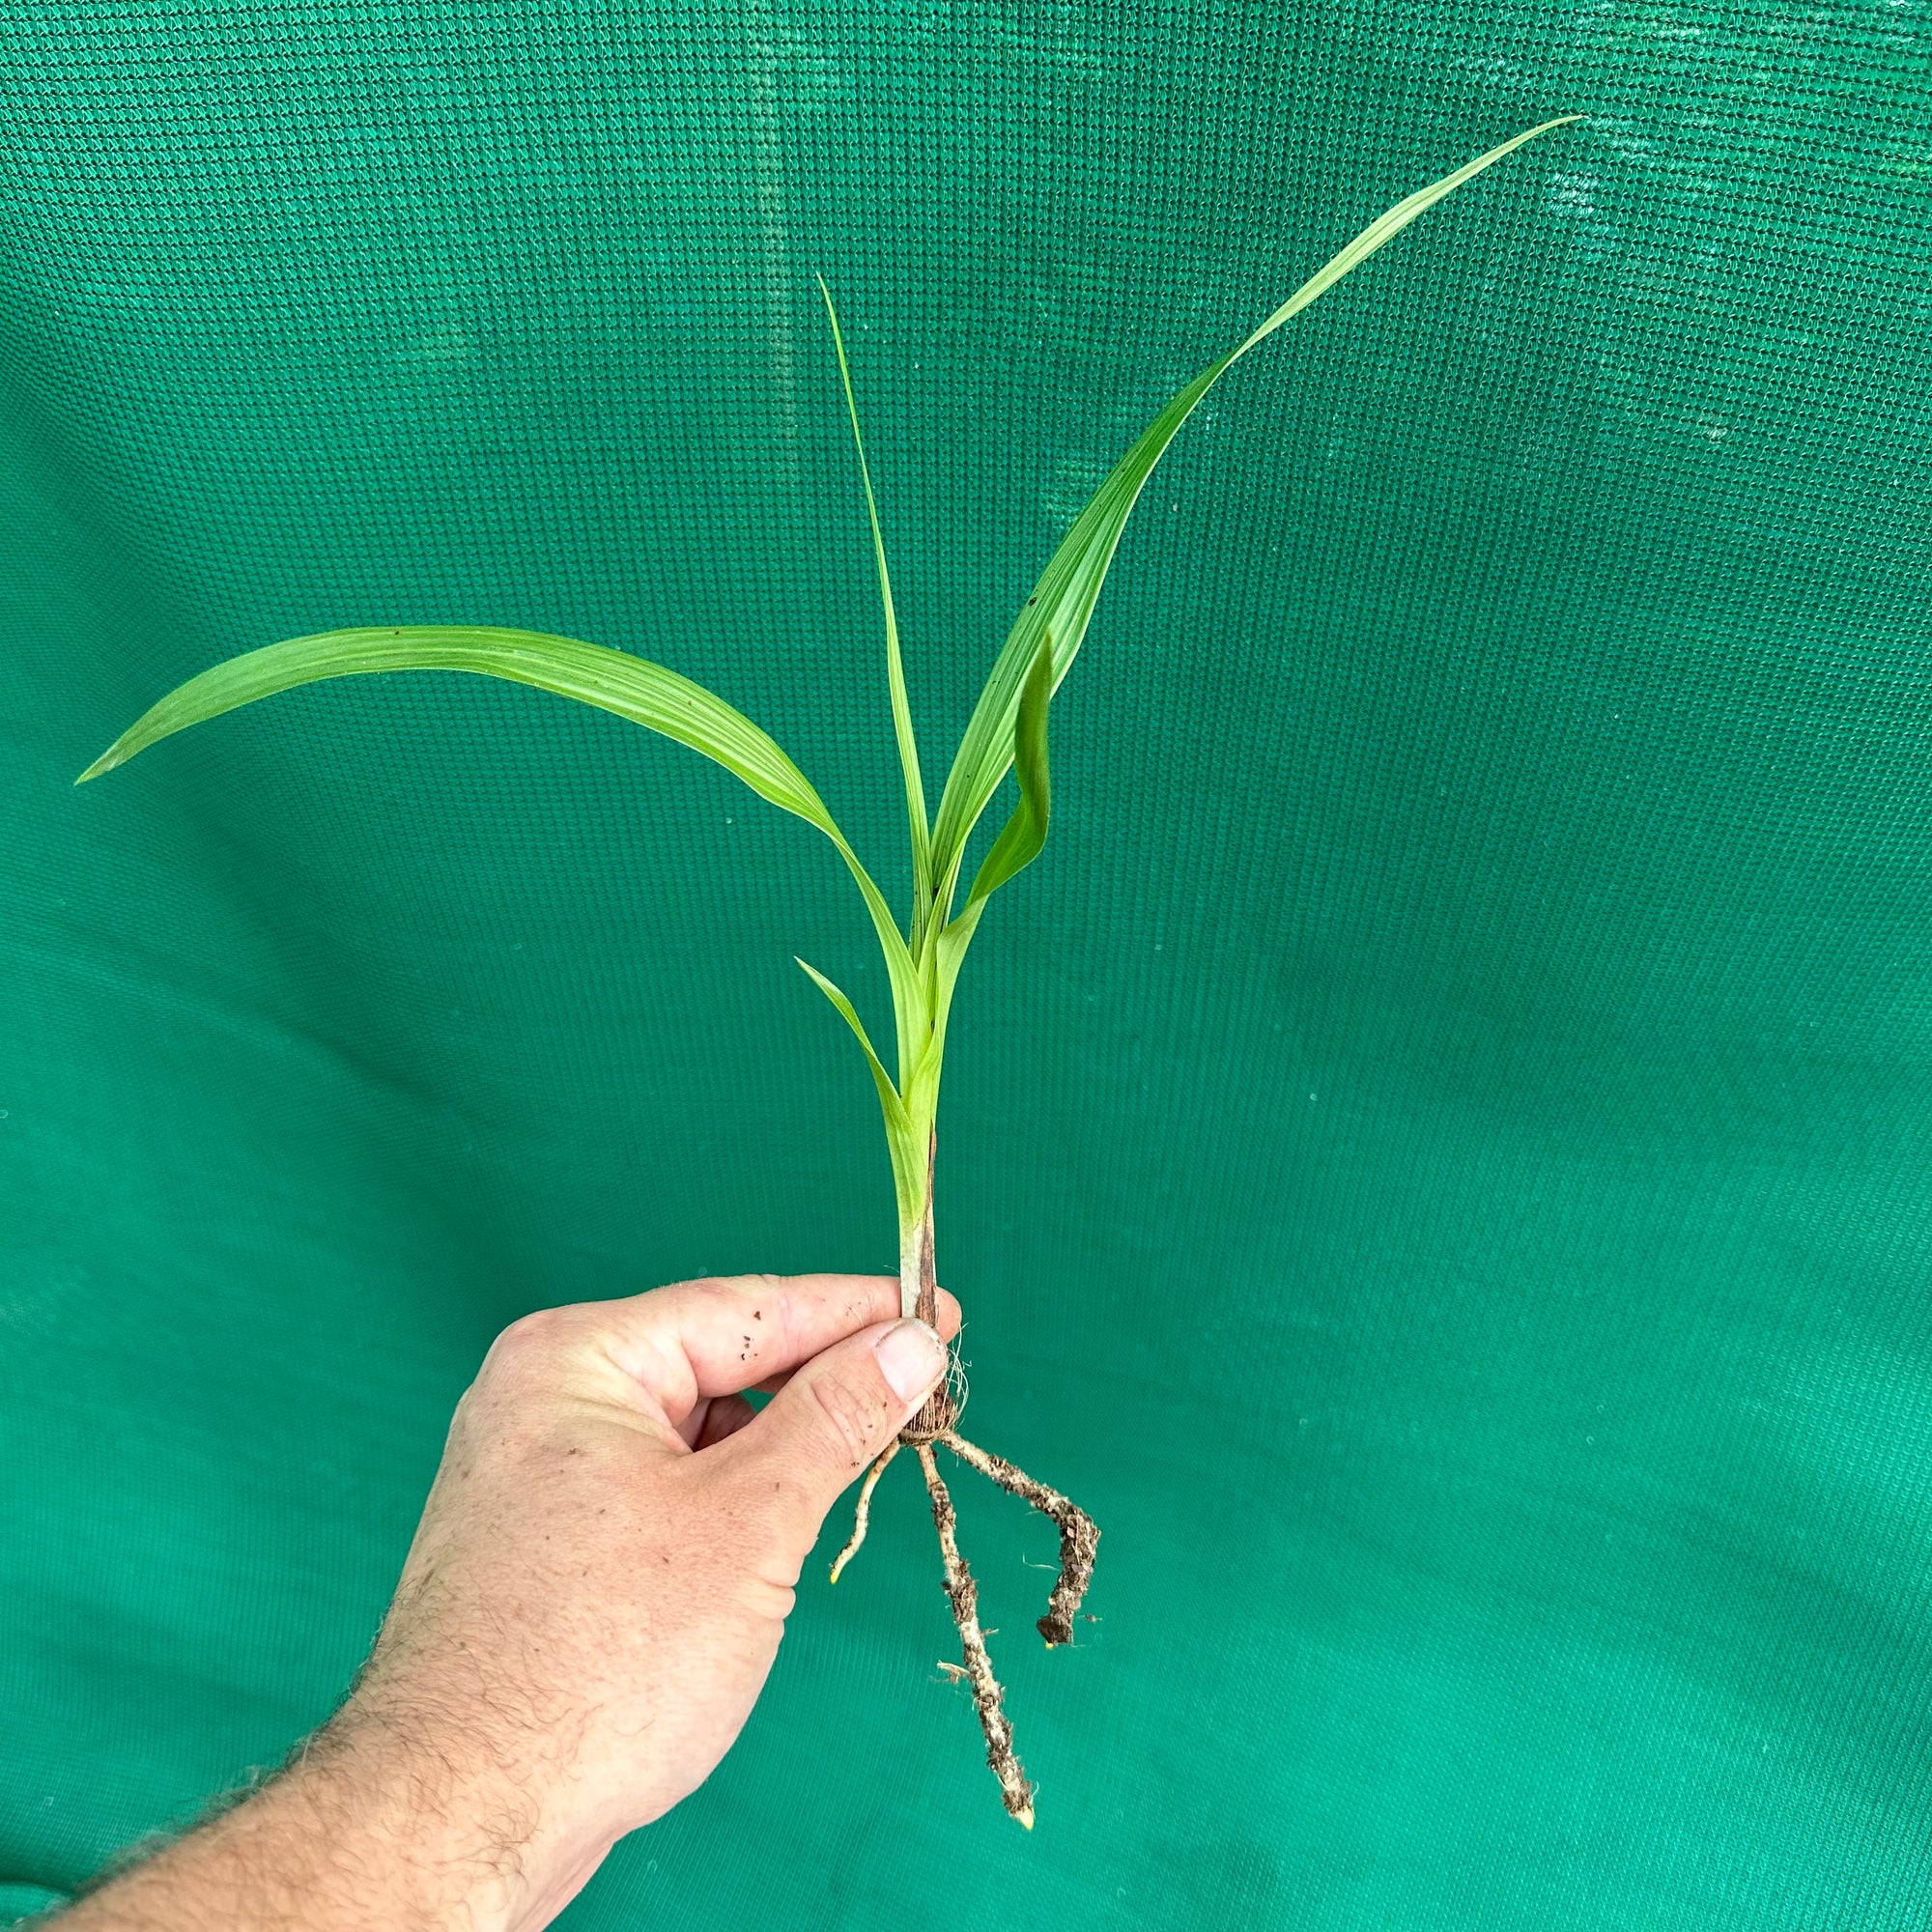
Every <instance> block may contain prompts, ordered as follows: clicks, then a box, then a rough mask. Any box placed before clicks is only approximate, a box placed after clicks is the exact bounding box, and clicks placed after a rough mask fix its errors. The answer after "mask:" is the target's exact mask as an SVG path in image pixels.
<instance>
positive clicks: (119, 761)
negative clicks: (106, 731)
mask: <svg viewBox="0 0 1932 1932" xmlns="http://www.w3.org/2000/svg"><path fill="white" fill-rule="evenodd" d="M127 762H128V753H126V752H124V751H123V750H122V749H121V745H120V741H119V740H118V739H117V740H116V741H115V743H113V744H111V745H109V746H108V748H107V749H106V751H104V752H102V753H101V754H100V755H99V757H98V758H96V759H95V761H94V762H93V763H92V764H91V765H89V766H88V768H87V769H86V770H85V771H84V772H82V773H81V775H80V776H79V777H78V778H77V779H75V780H74V783H75V784H77V785H84V784H85V783H86V782H87V781H88V780H89V779H98V778H99V776H100V774H101V773H102V772H111V771H112V770H113V769H114V768H115V766H116V765H125V764H126V763H127Z"/></svg>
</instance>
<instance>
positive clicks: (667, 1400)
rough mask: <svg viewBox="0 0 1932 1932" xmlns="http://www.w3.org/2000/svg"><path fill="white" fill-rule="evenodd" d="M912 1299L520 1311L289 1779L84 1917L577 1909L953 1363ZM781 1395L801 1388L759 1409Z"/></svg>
mask: <svg viewBox="0 0 1932 1932" xmlns="http://www.w3.org/2000/svg"><path fill="white" fill-rule="evenodd" d="M898 1293H899V1289H898V1283H897V1281H896V1279H895V1278H891V1277H868V1276H854V1275H802V1276H794V1277H792V1278H789V1279H782V1278H779V1277H775V1276H770V1275H754V1276H747V1277H741V1278H738V1279H735V1280H720V1281H696V1282H685V1283H682V1284H680V1285H678V1286H676V1287H674V1288H664V1289H658V1290H656V1291H654V1292H653V1293H648V1294H640V1295H636V1296H633V1297H631V1298H629V1299H627V1300H620V1301H602V1302H585V1303H581V1304H578V1305H576V1306H572V1307H564V1308H552V1309H544V1310H541V1311H539V1312H538V1313H536V1314H533V1315H527V1316H526V1317H524V1318H523V1320H522V1321H517V1322H515V1323H513V1324H512V1325H511V1326H510V1327H509V1328H507V1329H505V1330H504V1331H503V1333H502V1334H501V1335H499V1336H498V1337H497V1341H496V1343H495V1344H494V1345H493V1347H492V1348H491V1350H490V1352H489V1354H488V1356H487V1357H486V1358H485V1360H484V1362H483V1366H482V1368H481V1370H480V1371H479V1373H478V1375H477V1378H476V1380H475V1382H474V1383H473V1384H472V1385H471V1387H470V1388H469V1392H468V1393H467V1394H466V1395H465V1396H464V1398H463V1400H462V1402H461V1403H460V1404H459V1405H458V1407H457V1410H456V1415H455V1419H454V1420H453V1422H452V1423H451V1425H450V1430H449V1437H448V1441H447V1444H446V1446H445V1448H444V1451H443V1458H442V1464H441V1467H440V1470H439V1471H438V1474H437V1478H436V1482H435V1485H434V1487H433V1488H432V1490H431V1492H430V1495H429V1500H428V1503H427V1505H426V1506H425V1508H424V1511H423V1516H422V1520H421V1523H420V1525H419V1526H418V1528H417V1530H416V1535H415V1540H414V1542H413V1543H412V1546H411V1548H410V1552H409V1556H408V1558H407V1560H406V1562H405V1564H404V1567H403V1574H402V1579H401V1581H400V1583H399V1585H398V1586H397V1590H396V1594H395V1600H394V1602H393V1603H392V1605H390V1609H389V1613H388V1616H387V1618H386V1620H385V1621H384V1625H383V1629H382V1633H381V1634H380V1636H379V1637H378V1639H377V1643H376V1647H375V1650H374V1651H373V1653H372V1654H371V1657H370V1660H369V1662H368V1664H367V1666H366V1667H365V1669H364V1671H363V1674H362V1676H361V1678H360V1679H359V1681H358V1683H357V1685H356V1687H355V1690H354V1692H353V1693H352V1695H351V1696H350V1698H349V1700H348V1702H347V1703H346V1704H345V1705H344V1706H343V1708H342V1709H341V1711H339V1712H338V1713H337V1715H336V1716H335V1718H334V1719H331V1720H330V1722H329V1723H328V1724H327V1726H325V1728H324V1729H323V1730H322V1731H321V1732H319V1733H318V1734H317V1736H316V1737H315V1738H314V1739H312V1740H311V1741H310V1744H309V1746H308V1747H307V1749H306V1752H305V1756H304V1758H303V1761H302V1763H301V1764H300V1765H299V1766H298V1767H296V1768H295V1769H293V1770H292V1771H291V1772H290V1774H289V1775H288V1776H286V1777H284V1778H283V1779H281V1780H279V1781H278V1783H277V1784H276V1785H274V1786H271V1787H270V1788H269V1789H268V1790H266V1791H264V1792H263V1793H262V1794H261V1795H260V1797H258V1798H257V1799H255V1800H252V1801H250V1803H249V1804H244V1805H242V1806H241V1807H240V1809H239V1810H238V1811H236V1812H233V1813H231V1814H229V1816H228V1817H227V1818H224V1819H221V1820H218V1821H217V1822H216V1824H215V1825H213V1826H212V1827H209V1828H206V1831H205V1833H196V1834H194V1835H193V1836H192V1837H190V1838H189V1839H187V1840H185V1841H183V1843H182V1844H181V1845H180V1846H177V1847H175V1848H174V1850H173V1852H171V1853H169V1854H164V1855H163V1856H162V1857H161V1858H160V1859H158V1860H156V1861H154V1862H153V1863H152V1864H151V1865H150V1866H148V1867H143V1868H141V1869H140V1870H137V1871H136V1872H135V1873H133V1874H132V1875H131V1876H130V1878H129V1879H127V1880H123V1881H121V1882H119V1883H118V1884H116V1885H114V1886H112V1887H110V1888H109V1889H106V1890H104V1891H102V1892H100V1893H99V1895H98V1897H97V1898H95V1899H93V1900H89V1901H84V1902H83V1903H82V1905H81V1906H80V1907H79V1908H77V1911H76V1913H75V1915H74V1922H75V1924H76V1926H77V1927H78V1926H81V1925H83V1924H84V1925H90V1926H91V1925H95V1924H97V1923H98V1924H99V1926H101V1927H103V1928H105V1927H109V1926H119V1925H122V1924H124V1923H125V1924H129V1925H131V1924H136V1923H138V1924H140V1925H142V1926H143V1927H155V1928H172V1927H173V1926H175V1925H176V1924H177V1923H179V1924H181V1925H183V1926H186V1925H189V1924H192V1925H195V1926H197V1927H201V1928H215V1927H220V1926H223V1925H227V1924H236V1925H240V1924H242V1923H246V1924H247V1925H249V1926H250V1927H254V1926H257V1925H274V1926H282V1925H288V1926H291V1927H301V1928H305V1932H306V1928H311V1927H315V1928H322V1927H327V1928H330V1932H334V1928H351V1927H355V1928H359V1927H361V1926H363V1925H365V1924H366V1925H369V1926H371V1927H373V1926H375V1925H378V1924H383V1925H385V1926H386V1925H390V1924H411V1925H415V1924H421V1925H445V1924H446V1925H452V1926H464V1927H471V1926H475V1927H484V1926H488V1927H493V1928H494V1927H501V1928H505V1929H506V1932H535V1928H538V1927H540V1926H543V1925H546V1924H548V1923H549V1922H550V1920H551V1919H552V1918H554V1916H555V1915H556V1914H557V1913H558V1912H559V1911H561V1910H562V1908H563V1906H564V1905H565V1904H566V1903H568V1901H569V1900H570V1899H571V1898H572V1897H573V1896H574V1895H575V1894H576V1892H577V1891H578V1890H579V1889H580V1888H581V1887H582V1885H583V1883H584V1882H585V1881H586V1880H587V1879H588V1878H589V1876H590V1874H591V1873H592V1872H593V1871H595V1870H596V1868H597V1866H598V1865H599V1863H601V1862H602V1861H603V1859H604V1857H605V1855H606V1854H607V1853H608V1852H609V1850H610V1849H611V1845H612V1844H614V1843H615V1842H616V1840H617V1839H618V1838H620V1837H621V1836H623V1835H624V1833H627V1832H630V1831H633V1830H635V1829H636V1828H637V1827H638V1826H639V1825H644V1824H648V1823H649V1822H650V1821H651V1820H652V1819H653V1818H656V1817H658V1816H660V1815H661V1814H662V1813H663V1812H665V1811H667V1810H668V1809H669V1807H670V1806H671V1805H673V1804H676V1803H677V1802H678V1800H679V1799H681V1798H683V1797H685V1796H686V1795H687V1794H689V1793H690V1792H692V1791H694V1790H696V1787H697V1786H698V1785H699V1784H700V1783H702V1782H703V1780H704V1778H705V1777H706V1776H708V1775H709V1774H710V1772H711V1770H712V1769H713V1767H714V1766H715V1765H716V1764H717V1763H718V1761H719V1759H720V1758H721V1757H723V1756H724V1754H725V1751H726V1750H727V1749H728V1748H729V1747H730V1745H731V1743H732V1741H733V1739H735V1738H736V1737H737V1735H738V1732H739V1730H740V1729H741V1727H742V1726H743V1724H744V1722H745V1719H747V1717H748V1716H749V1715H750V1714H751V1710H752V1706H753V1702H754V1701H755V1699H756V1697H757V1694H758V1691H759V1690H760V1689H761V1688H762V1687H763V1684H764V1681H765V1677H766V1674H767V1672H768V1671H769V1670H770V1668H771V1664H772V1660H773V1658H774V1656H775V1655H776V1654H777V1651H778V1646H779V1639H780V1637H781V1635H782V1634H783V1630H784V1620H785V1617H786V1615H787V1614H788V1613H789V1611H790V1609H791V1606H792V1601H793V1585H794V1584H795V1583H796V1582H797V1580H798V1576H799V1570H800V1567H801V1566H802V1564H803V1563H804V1560H805V1557H806V1555H807V1553H808V1552H809V1551H810V1548H811V1547H812V1544H813V1542H814V1541H815V1540H816V1538H817V1535H818V1532H819V1528H820V1525H821V1523H822V1521H823V1520H824V1517H825V1514H826V1512H827V1511H828V1510H829V1509H830V1507H831V1506H832V1504H833V1502H834V1501H835V1500H836V1499H837V1497H838V1493H839V1492H840V1491H841V1490H843V1489H844V1488H845V1487H846V1486H847V1484H849V1483H850V1482H851V1481H852V1479H853V1478H854V1477H855V1476H857V1475H858V1474H859V1473H860V1472H861V1471H862V1470H863V1469H864V1468H865V1467H866V1465H867V1463H868V1462H869V1461H870V1460H871V1459H872V1458H874V1457H876V1456H877V1455H878V1454H879V1453H880V1452H881V1451H882V1450H883V1449H884V1448H885V1447H886V1445H887V1444H888V1443H889V1442H891V1441H892V1439H893V1437H894V1436H895V1435H896V1434H897V1433H898V1431H899V1429H900V1428H901V1427H903V1426H904V1424H905V1423H906V1422H907V1421H908V1420H909V1419H910V1418H911V1416H912V1415H913V1413H914V1412H915V1410H916V1409H917V1408H918V1407H919V1405H920V1403H921V1402H922V1401H923V1398H924V1397H925V1395H926V1393H927V1392H928V1391H929V1390H930V1389H931V1388H932V1386H933V1385H934V1384H935V1383H936V1382H937V1380H938V1379H939V1377H940V1375H941V1373H942V1372H943V1370H944V1368H945V1351H944V1350H943V1348H942V1347H941V1345H940V1342H939V1341H938V1339H937V1338H936V1337H935V1336H934V1335H933V1332H932V1331H931V1330H930V1329H929V1328H927V1327H925V1326H924V1325H923V1323H920V1322H916V1321H898V1320H896V1314H897V1309H898ZM958 1325H959V1309H958V1304H957V1303H956V1302H955V1301H954V1300H953V1299H952V1296H951V1295H948V1294H944V1293H942V1294H941V1296H940V1326H941V1330H942V1332H943V1333H944V1334H946V1335H948V1336H951V1335H952V1334H953V1333H954V1332H956V1330H957V1328H958ZM753 1387H757V1388H767V1389H773V1390H775V1391H776V1393H775V1394H774V1396H773V1399H772V1401H771V1402H770V1403H769V1404H768V1405H767V1406H765V1408H764V1409H763V1410H762V1411H761V1412H759V1413H757V1414H756V1415H753V1411H752V1408H751V1406H750V1404H748V1403H747V1402H746V1401H745V1399H744V1397H743V1395H742V1394H741V1393H740V1391H742V1390H745V1389H748V1388H753ZM251 1832H252V1833H255V1834H256V1837H257V1839H260V1838H261V1834H263V1833H270V1837H269V1838H268V1839H267V1841H265V1842H252V1841H251V1840H250V1837H249V1833H251ZM204 1837H206V1838H207V1839H208V1840H209V1842H208V1843H207V1844H206V1845H204V1846H203V1847H202V1852H201V1856H202V1857H203V1859H204V1861H208V1860H210V1859H215V1858H217V1857H219V1858H225V1860H226V1863H222V1864H219V1865H218V1867H217V1868H216V1873H215V1876H214V1877H213V1878H209V1877H206V1876H204V1879H203V1881H202V1886H201V1889H199V1890H196V1889H194V1880H193V1874H192V1870H190V1871H189V1873H188V1875H187V1878H186V1879H185V1880H184V1877H183V1875H182V1873H181V1870H180V1867H181V1865H182V1863H183V1858H182V1855H183V1854H187V1855H188V1858H189V1862H190V1865H191V1862H192V1858H193V1856H194V1852H193V1848H194V1846H195V1844H196V1841H197V1840H198V1839H202V1838H204ZM171 1866H172V1867H173V1871H172V1883H173V1890H172V1892H169V1891H153V1887H154V1885H155V1884H156V1882H163V1883H165V1882H166V1881H168V1880H169V1879H170V1876H171V1871H170V1868H171ZM258 1868H259V1869H258ZM301 1874H308V1876H306V1877H304V1876H300V1875H301ZM372 1874H373V1876H372ZM144 1879H146V1880H148V1881H149V1885H150V1889H151V1893H152V1895H150V1896H148V1897H146V1898H145V1899H138V1898H137V1897H136V1896H134V1895H133V1893H132V1888H133V1887H135V1886H138V1885H140V1884H141V1882H142V1881H143V1880H144ZM258 1881H259V1885H260V1887H261V1888H263V1889H261V1890H260V1891H259V1893H258V1891H257V1890H255V1889H249V1888H250V1887H251V1886H253V1885H255V1884H256V1883H257V1882H258ZM271 1890H272V1892H273V1895H274V1898H275V1899H276V1900H281V1899H282V1897H283V1894H284V1893H286V1908H287V1909H286V1916H283V1911H282V1907H281V1906H280V1905H279V1904H277V1905H276V1906H275V1907H274V1909H273V1910H272V1911H271V1910H270V1909H269V1907H268V1906H267V1905H266V1904H265V1903H264V1901H266V1900H268V1899H269V1897H270V1891H271ZM352 1890H353V1891H354V1893H355V1896H354V1897H353V1898H351V1897H350V1893H351V1892H352ZM338 1892H339V1893H340V1894H341V1896H342V1898H343V1899H345V1900H348V1902H347V1903H341V1904H332V1903H329V1902H328V1901H330V1900H331V1899H334V1898H335V1896H336V1894H337V1893H338ZM229 1901H232V1904H233V1911H234V1914H235V1916H233V1917H230V1916H228V1913H227V1910H226V1909H225V1907H226V1902H229ZM117 1904H118V1905H120V1906H121V1907H122V1908H123V1910H125V1911H126V1912H127V1913H128V1916H127V1917H125V1918H123V1917H120V1916H117V1915H116V1913H115V1912H114V1910H113V1908H115V1907H116V1906H117ZM90 1907H95V1908H99V1910H95V1911H91V1910H90Z"/></svg>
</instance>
